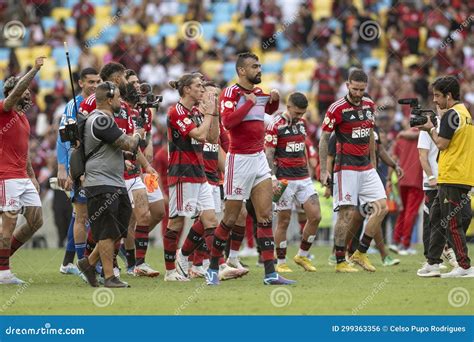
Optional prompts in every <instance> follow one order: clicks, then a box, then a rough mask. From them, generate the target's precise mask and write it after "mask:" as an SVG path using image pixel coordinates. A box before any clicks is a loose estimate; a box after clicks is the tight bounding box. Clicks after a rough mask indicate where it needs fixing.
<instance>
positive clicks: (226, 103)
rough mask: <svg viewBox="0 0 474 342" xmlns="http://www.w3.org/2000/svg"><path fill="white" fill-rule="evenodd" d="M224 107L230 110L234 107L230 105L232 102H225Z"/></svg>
mask: <svg viewBox="0 0 474 342" xmlns="http://www.w3.org/2000/svg"><path fill="white" fill-rule="evenodd" d="M224 107H226V108H232V107H234V104H233V103H232V101H226V102H225V103H224Z"/></svg>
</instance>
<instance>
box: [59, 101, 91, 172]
mask: <svg viewBox="0 0 474 342" xmlns="http://www.w3.org/2000/svg"><path fill="white" fill-rule="evenodd" d="M82 101H84V97H83V96H82V95H81V94H79V95H77V96H76V104H77V108H75V107H74V99H72V100H70V101H69V102H68V103H67V104H66V108H64V113H63V115H62V117H61V122H60V123H59V128H62V127H64V125H65V123H66V121H67V120H69V119H73V120H76V113H77V111H78V110H79V107H80V105H81V103H82ZM71 153H72V149H71V143H70V142H69V141H66V142H62V141H61V137H60V136H59V134H58V139H57V140H56V158H57V160H58V164H62V165H64V166H65V167H66V172H67V173H69V160H70V158H71Z"/></svg>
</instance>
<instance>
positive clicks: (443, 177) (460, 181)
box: [417, 76, 474, 278]
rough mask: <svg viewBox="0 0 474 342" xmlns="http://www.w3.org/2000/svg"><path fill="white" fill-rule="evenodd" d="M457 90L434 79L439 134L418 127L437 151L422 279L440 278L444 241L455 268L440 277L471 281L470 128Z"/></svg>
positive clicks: (473, 166)
mask: <svg viewBox="0 0 474 342" xmlns="http://www.w3.org/2000/svg"><path fill="white" fill-rule="evenodd" d="M459 88H460V87H459V82H458V80H457V79H456V78H455V77H453V76H446V77H441V78H439V79H437V80H436V81H435V82H434V83H433V101H434V103H435V104H436V105H437V106H438V107H439V108H440V110H441V111H444V113H442V114H441V122H440V130H439V133H438V132H437V131H436V127H434V125H433V123H432V122H431V120H430V119H428V122H427V123H426V124H425V125H423V126H421V127H419V128H420V129H423V130H425V131H428V132H429V134H430V136H431V139H433V142H434V143H435V144H436V146H437V147H438V148H439V150H440V154H439V160H438V167H439V170H438V185H439V187H438V195H437V196H436V198H435V199H434V202H433V205H432V206H431V210H430V220H431V224H432V230H431V237H430V246H429V250H428V257H427V259H428V262H427V263H426V264H425V265H424V266H423V268H421V269H420V270H418V273H417V274H418V275H419V276H422V277H433V276H440V272H439V264H440V263H441V262H442V260H441V259H440V258H441V254H442V253H443V248H444V245H445V243H446V238H447V239H448V241H449V245H450V246H453V249H454V251H455V253H456V259H457V262H458V264H459V266H458V267H455V268H454V269H453V270H452V271H451V272H449V273H444V274H441V277H443V278H459V277H474V268H472V267H471V260H470V259H469V256H468V250H467V245H466V230H467V226H468V225H469V224H468V222H470V221H471V215H472V213H471V208H470V207H471V205H470V199H469V195H468V192H469V190H470V189H471V187H473V186H474V153H473V151H474V125H473V122H472V117H471V114H470V113H469V111H468V110H467V108H466V106H464V104H463V103H461V102H460V91H459Z"/></svg>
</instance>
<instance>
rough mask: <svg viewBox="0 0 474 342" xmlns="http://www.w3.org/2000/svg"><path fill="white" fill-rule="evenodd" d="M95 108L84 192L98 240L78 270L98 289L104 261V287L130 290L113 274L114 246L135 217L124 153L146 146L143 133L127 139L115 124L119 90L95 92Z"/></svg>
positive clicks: (87, 134) (108, 86)
mask: <svg viewBox="0 0 474 342" xmlns="http://www.w3.org/2000/svg"><path fill="white" fill-rule="evenodd" d="M96 103H97V107H96V109H95V110H94V111H93V112H92V113H91V114H90V115H89V116H88V117H87V121H86V124H85V127H84V147H85V154H86V156H87V155H88V154H90V153H91V152H94V151H95V150H96V149H97V146H98V145H101V147H100V148H99V149H98V150H97V151H96V152H95V153H93V154H92V156H91V157H89V159H87V162H86V168H85V169H86V172H85V181H84V189H85V192H86V196H87V212H88V215H89V220H90V225H91V229H92V235H93V238H94V240H95V241H98V243H97V245H96V247H95V249H94V251H93V252H92V253H91V254H90V255H89V257H86V258H84V259H81V260H80V261H79V262H78V267H79V269H80V270H81V271H82V272H83V273H84V275H85V276H86V278H87V280H88V282H89V284H90V285H91V286H93V287H97V286H98V283H97V279H96V275H95V265H96V264H97V262H98V261H99V259H100V260H101V262H102V267H103V270H104V278H105V282H104V286H105V287H129V286H128V284H127V283H125V282H122V281H121V280H120V279H119V278H117V277H115V276H114V273H113V258H114V244H115V242H116V241H117V240H119V239H121V238H122V237H126V236H127V227H128V222H129V221H130V216H131V214H132V208H131V205H130V200H129V197H128V194H127V189H126V187H125V181H124V179H123V173H124V158H123V153H122V151H129V152H136V151H137V148H138V146H139V144H143V143H144V140H142V139H141V136H143V130H138V133H136V134H135V135H134V136H133V137H130V136H127V135H126V134H125V133H124V132H123V131H122V130H120V129H119V128H118V126H117V124H116V123H115V121H114V113H119V112H120V91H119V89H118V87H116V86H115V85H114V84H113V83H111V82H104V83H101V84H100V85H99V86H98V87H97V90H96Z"/></svg>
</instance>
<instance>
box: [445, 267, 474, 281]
mask: <svg viewBox="0 0 474 342" xmlns="http://www.w3.org/2000/svg"><path fill="white" fill-rule="evenodd" d="M441 278H474V267H471V268H468V269H465V268H462V267H460V266H458V267H455V268H453V269H452V271H451V272H448V273H443V274H441Z"/></svg>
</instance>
